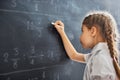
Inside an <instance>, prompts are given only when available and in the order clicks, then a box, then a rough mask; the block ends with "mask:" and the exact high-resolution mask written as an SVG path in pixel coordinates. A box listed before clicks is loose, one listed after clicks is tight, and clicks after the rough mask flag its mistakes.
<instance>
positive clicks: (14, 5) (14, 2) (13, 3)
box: [11, 0, 17, 8]
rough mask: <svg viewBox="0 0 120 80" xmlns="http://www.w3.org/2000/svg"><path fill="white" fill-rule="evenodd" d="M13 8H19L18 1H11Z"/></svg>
mask: <svg viewBox="0 0 120 80" xmlns="http://www.w3.org/2000/svg"><path fill="white" fill-rule="evenodd" d="M11 6H12V7H14V8H15V7H16V6H17V3H16V0H11Z"/></svg>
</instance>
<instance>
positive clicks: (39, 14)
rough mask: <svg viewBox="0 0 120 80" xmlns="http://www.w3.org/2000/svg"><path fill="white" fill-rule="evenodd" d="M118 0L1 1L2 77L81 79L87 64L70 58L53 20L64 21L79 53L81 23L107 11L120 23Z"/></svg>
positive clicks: (5, 79) (3, 79)
mask: <svg viewBox="0 0 120 80" xmlns="http://www.w3.org/2000/svg"><path fill="white" fill-rule="evenodd" d="M119 3H120V1H119V0H102V1H101V0H0V80H82V79H83V74H84V68H85V64H83V63H78V62H74V61H71V60H70V59H69V58H68V56H67V55H66V52H65V50H64V47H63V44H62V42H61V38H60V36H59V34H58V33H57V31H56V30H55V29H54V28H53V26H52V25H51V22H54V21H56V20H62V21H63V22H64V24H65V31H66V34H67V35H68V37H69V39H70V41H71V42H72V44H73V45H74V47H75V48H76V49H77V51H79V52H83V53H88V52H89V51H88V50H85V49H83V48H82V47H81V44H80V42H79V36H80V33H81V22H82V20H83V18H84V16H85V14H86V13H87V12H89V11H91V10H107V11H109V12H111V14H112V15H113V16H114V17H115V19H116V21H117V24H118V27H119V25H120V15H119V14H120V5H119Z"/></svg>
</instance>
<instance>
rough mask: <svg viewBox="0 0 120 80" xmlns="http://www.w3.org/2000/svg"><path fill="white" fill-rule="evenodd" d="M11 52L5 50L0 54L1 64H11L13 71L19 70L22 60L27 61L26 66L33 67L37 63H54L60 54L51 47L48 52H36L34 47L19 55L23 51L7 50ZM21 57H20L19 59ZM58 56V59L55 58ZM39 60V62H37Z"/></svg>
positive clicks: (16, 49)
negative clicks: (0, 55) (0, 56)
mask: <svg viewBox="0 0 120 80" xmlns="http://www.w3.org/2000/svg"><path fill="white" fill-rule="evenodd" d="M9 50H10V51H11V52H12V53H11V52H7V51H8V50H5V51H4V52H2V53H1V54H2V55H3V56H2V58H1V59H2V60H1V62H2V63H4V64H7V63H9V62H10V63H11V64H12V66H9V67H11V68H13V69H18V68H20V65H19V63H21V62H22V60H28V62H27V64H30V65H35V64H38V63H46V62H48V61H49V62H51V63H52V62H56V61H59V60H60V56H61V54H59V51H58V50H59V49H58V48H57V47H53V48H51V49H48V50H40V51H36V48H35V46H34V45H31V46H30V48H29V49H28V51H27V53H21V51H23V49H20V48H18V47H15V48H13V49H9ZM20 56H21V57H20ZM57 56H59V57H57ZM37 59H39V61H37ZM43 60H44V62H43Z"/></svg>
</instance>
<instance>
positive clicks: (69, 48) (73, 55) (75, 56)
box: [54, 21, 85, 62]
mask: <svg viewBox="0 0 120 80" xmlns="http://www.w3.org/2000/svg"><path fill="white" fill-rule="evenodd" d="M54 27H55V28H56V29H57V31H58V33H59V34H60V36H61V38H62V41H63V45H64V48H65V50H66V52H67V54H68V56H69V58H70V59H72V60H74V61H78V62H85V59H84V54H82V53H78V52H77V51H76V50H75V48H74V47H73V45H72V44H71V42H70V40H69V39H68V37H67V35H66V33H65V31H64V24H63V23H62V22H61V21H56V22H55V23H54Z"/></svg>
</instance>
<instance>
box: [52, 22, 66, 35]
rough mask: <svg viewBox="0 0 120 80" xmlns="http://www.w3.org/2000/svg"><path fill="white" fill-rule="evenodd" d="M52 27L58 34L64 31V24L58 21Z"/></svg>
mask: <svg viewBox="0 0 120 80" xmlns="http://www.w3.org/2000/svg"><path fill="white" fill-rule="evenodd" d="M54 27H55V28H56V30H57V31H58V33H59V34H61V32H63V31H64V23H63V22H62V21H60V20H57V21H56V22H55V23H54Z"/></svg>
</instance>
